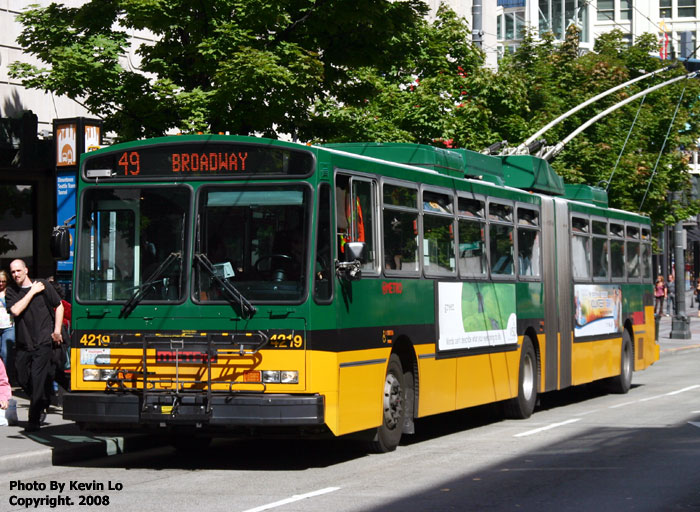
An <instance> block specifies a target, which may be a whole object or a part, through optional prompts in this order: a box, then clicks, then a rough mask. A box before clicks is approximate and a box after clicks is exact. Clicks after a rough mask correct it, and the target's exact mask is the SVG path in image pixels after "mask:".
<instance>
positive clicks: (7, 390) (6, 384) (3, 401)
mask: <svg viewBox="0 0 700 512" xmlns="http://www.w3.org/2000/svg"><path fill="white" fill-rule="evenodd" d="M10 398H12V387H10V381H9V379H8V378H7V370H5V364H4V363H3V362H2V361H0V409H2V410H3V411H4V410H5V409H7V407H8V406H9V405H10Z"/></svg>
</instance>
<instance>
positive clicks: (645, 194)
mask: <svg viewBox="0 0 700 512" xmlns="http://www.w3.org/2000/svg"><path fill="white" fill-rule="evenodd" d="M686 87H687V82H686V85H684V86H683V90H682V91H681V97H680V98H678V103H677V104H676V110H675V111H674V112H673V118H672V119H671V122H670V123H669V125H668V131H667V132H666V137H665V138H664V143H663V144H662V145H661V150H660V151H659V156H658V157H657V159H656V164H654V170H653V171H652V173H651V177H650V178H649V183H648V184H647V189H646V191H645V192H644V197H642V202H641V203H640V204H639V211H640V212H641V211H642V206H644V201H646V199H647V194H648V193H649V188H650V187H651V182H652V181H653V179H654V176H655V175H656V169H657V168H658V166H659V161H660V160H661V155H662V154H663V152H664V149H665V148H666V141H668V136H669V135H670V134H671V128H673V123H674V122H675V121H676V114H678V109H679V108H680V106H681V101H682V100H683V95H684V94H685V88H686Z"/></svg>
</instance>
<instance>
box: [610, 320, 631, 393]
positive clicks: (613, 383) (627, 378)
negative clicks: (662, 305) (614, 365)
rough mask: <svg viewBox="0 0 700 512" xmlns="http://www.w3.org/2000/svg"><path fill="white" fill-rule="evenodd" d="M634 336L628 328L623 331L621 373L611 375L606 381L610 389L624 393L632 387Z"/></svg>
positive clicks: (612, 391) (613, 391)
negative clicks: (632, 336)
mask: <svg viewBox="0 0 700 512" xmlns="http://www.w3.org/2000/svg"><path fill="white" fill-rule="evenodd" d="M633 354H634V353H633V351H632V338H631V336H630V333H629V331H628V330H627V329H625V330H624V331H622V349H621V353H620V375H617V376H616V377H611V378H610V379H608V380H607V381H605V383H606V385H607V386H606V387H607V389H608V391H610V392H611V393H617V394H619V395H624V394H625V393H627V392H628V391H629V390H630V388H631V387H632V372H633V371H634V368H633V365H634V361H633Z"/></svg>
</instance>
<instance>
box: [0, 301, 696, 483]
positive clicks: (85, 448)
mask: <svg viewBox="0 0 700 512" xmlns="http://www.w3.org/2000/svg"><path fill="white" fill-rule="evenodd" d="M689 315H690V316H689V318H690V333H691V338H690V339H687V340H682V339H670V337H669V336H670V333H671V327H672V318H671V317H667V316H664V317H661V319H660V322H659V344H660V348H661V357H669V356H673V355H680V354H683V353H684V351H687V350H698V349H700V318H698V317H697V316H696V315H697V310H689ZM13 391H14V393H15V397H14V398H15V399H16V400H17V415H18V416H19V420H20V423H19V425H17V426H11V427H0V440H1V441H0V475H2V474H3V473H8V472H15V471H20V470H23V469H28V468H31V467H37V466H48V465H60V464H68V463H71V462H76V461H80V460H87V459H92V458H97V457H105V456H110V455H115V454H118V453H126V452H130V451H136V450H142V449H146V448H150V447H153V446H154V442H153V438H152V437H149V436H145V435H139V434H133V435H128V436H102V435H94V434H91V433H90V432H84V431H81V430H80V429H79V428H78V426H77V425H76V424H75V423H73V422H71V421H66V420H64V419H63V416H62V412H61V409H59V408H55V407H51V408H50V409H49V414H48V415H47V417H46V424H45V425H43V426H42V427H41V429H40V430H39V431H37V432H25V431H24V426H25V423H26V420H27V407H28V405H29V401H28V400H27V399H26V398H24V394H23V393H22V392H21V390H19V389H15V390H13Z"/></svg>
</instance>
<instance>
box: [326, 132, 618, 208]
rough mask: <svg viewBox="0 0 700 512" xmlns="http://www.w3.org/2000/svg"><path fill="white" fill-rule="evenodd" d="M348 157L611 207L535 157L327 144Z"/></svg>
mask: <svg viewBox="0 0 700 512" xmlns="http://www.w3.org/2000/svg"><path fill="white" fill-rule="evenodd" d="M322 147H324V148H333V149H337V150H340V151H344V152H347V153H353V154H357V155H363V156H368V157H372V158H376V159H379V160H386V161H390V162H395V163H401V164H406V165H411V166H415V167H420V168H423V169H431V170H433V171H435V172H438V173H440V174H444V175H447V176H451V177H455V178H477V179H481V180H483V181H487V182H490V183H493V184H495V185H502V186H508V187H512V188H517V189H520V190H526V191H530V192H539V193H543V194H547V195H552V196H562V197H564V198H566V199H571V200H574V201H580V202H584V203H589V204H593V205H595V206H600V207H603V208H607V207H608V196H607V193H606V191H605V190H603V189H601V188H598V187H591V186H589V185H580V184H579V185H568V184H564V180H563V179H562V178H561V176H559V175H558V174H557V173H556V172H555V171H554V169H552V166H551V165H549V162H547V161H546V160H544V159H543V158H539V157H536V156H533V155H495V156H494V155H485V154H483V153H478V152H476V151H470V150H468V149H443V148H436V147H433V146H428V145H425V144H410V143H395V142H348V143H337V144H324V145H323V146H322Z"/></svg>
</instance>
